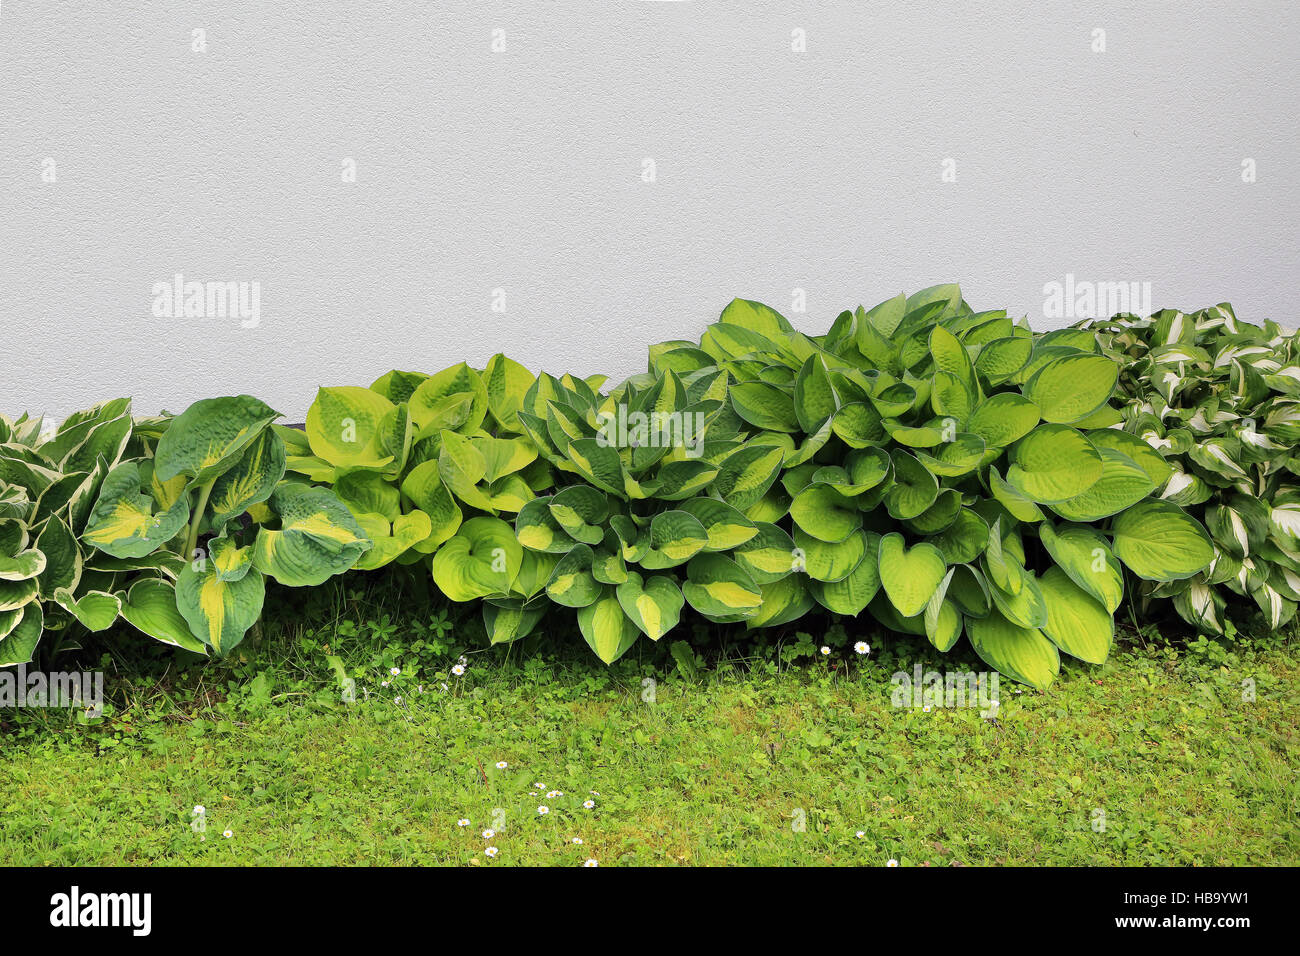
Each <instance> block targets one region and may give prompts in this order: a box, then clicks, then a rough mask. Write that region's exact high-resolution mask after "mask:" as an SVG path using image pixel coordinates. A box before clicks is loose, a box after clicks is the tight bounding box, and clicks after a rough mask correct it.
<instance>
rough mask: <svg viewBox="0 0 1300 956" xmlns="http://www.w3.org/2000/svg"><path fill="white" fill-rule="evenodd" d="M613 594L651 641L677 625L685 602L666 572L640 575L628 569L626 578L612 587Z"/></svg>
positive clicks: (679, 590) (624, 610) (630, 618)
mask: <svg viewBox="0 0 1300 956" xmlns="http://www.w3.org/2000/svg"><path fill="white" fill-rule="evenodd" d="M615 596H616V597H617V598H618V603H619V605H620V606H621V607H622V608H623V613H624V614H626V615H627V616H628V619H629V620H631V621H632V623H633V624H635V625H636V626H637V627H638V628H640V630H641V633H643V634H644V635H645V636H646V637H648V638H650V640H652V641H657V640H659V638H661V637H663V636H664V635H665V634H667V633H668V632H669V631H671V630H672V629H673V628H674V627H676V626H677V622H678V620H680V618H681V613H682V605H683V603H685V598H683V597H682V592H681V589H680V588H678V587H677V583H676V582H675V581H673V579H672V578H670V577H668V575H666V574H655V575H651V576H650V577H649V578H645V579H642V577H641V575H639V574H637V573H636V572H635V571H629V572H628V574H627V580H626V581H624V582H623V583H622V584H620V585H618V587H617V588H616V589H615Z"/></svg>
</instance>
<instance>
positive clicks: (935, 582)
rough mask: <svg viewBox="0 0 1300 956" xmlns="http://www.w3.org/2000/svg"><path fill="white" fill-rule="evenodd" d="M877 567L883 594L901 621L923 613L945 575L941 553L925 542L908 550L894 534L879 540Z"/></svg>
mask: <svg viewBox="0 0 1300 956" xmlns="http://www.w3.org/2000/svg"><path fill="white" fill-rule="evenodd" d="M877 567H878V569H879V571H880V583H881V585H882V586H883V587H884V589H885V594H886V595H887V596H888V597H889V601H890V603H891V604H892V605H893V606H894V608H895V609H896V610H897V611H898V613H899V614H901V615H902V616H903V617H915V616H916V615H917V614H920V613H921V612H922V611H923V610H925V606H926V605H927V604H928V603H930V598H931V597H933V595H934V592H935V591H936V590H938V588H939V585H940V584H942V583H943V577H944V573H945V565H944V561H943V552H941V551H940V550H939V549H938V548H936V547H935V546H934V545H932V544H928V543H926V542H922V543H920V544H918V545H915V546H913V547H912V548H911V549H909V548H908V547H907V545H906V543H905V542H904V541H903V536H902V535H901V534H898V533H897V532H894V533H891V534H887V535H885V536H884V537H882V538H881V539H880V544H879V546H878V556H877Z"/></svg>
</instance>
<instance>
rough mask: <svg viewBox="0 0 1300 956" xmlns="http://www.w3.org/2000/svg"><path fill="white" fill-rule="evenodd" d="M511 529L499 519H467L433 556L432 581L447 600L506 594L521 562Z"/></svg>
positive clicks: (517, 542) (520, 551)
mask: <svg viewBox="0 0 1300 956" xmlns="http://www.w3.org/2000/svg"><path fill="white" fill-rule="evenodd" d="M523 560H524V554H523V548H522V547H521V546H520V544H519V541H518V540H517V539H516V538H515V532H514V529H513V528H511V527H510V525H508V524H506V523H505V522H504V521H502V520H501V519H500V518H491V517H480V518H470V519H469V520H468V521H466V522H465V523H464V524H463V525H461V527H460V531H459V532H458V533H457V534H456V536H455V537H453V538H451V539H450V540H449V541H448V542H447V543H446V544H444V545H443V546H442V547H441V548H440V549H439V550H438V553H437V554H436V555H434V558H433V581H434V583H435V584H436V585H437V586H438V589H439V590H440V591H442V593H443V594H445V595H446V596H447V597H448V598H449V599H450V600H453V601H471V600H474V599H475V598H483V597H488V596H489V595H501V596H507V595H508V594H509V592H510V587H511V585H512V584H513V583H514V580H515V578H516V577H517V576H518V575H519V571H520V568H521V566H522V564H523Z"/></svg>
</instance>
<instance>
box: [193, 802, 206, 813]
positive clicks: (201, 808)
mask: <svg viewBox="0 0 1300 956" xmlns="http://www.w3.org/2000/svg"><path fill="white" fill-rule="evenodd" d="M194 812H195V813H207V812H208V811H207V808H206V807H204V806H203V804H201V803H199V804H195V806H194Z"/></svg>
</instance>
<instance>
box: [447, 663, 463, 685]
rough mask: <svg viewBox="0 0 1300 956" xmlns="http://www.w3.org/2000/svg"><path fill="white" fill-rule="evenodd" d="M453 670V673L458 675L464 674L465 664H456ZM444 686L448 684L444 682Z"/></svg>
mask: <svg viewBox="0 0 1300 956" xmlns="http://www.w3.org/2000/svg"><path fill="white" fill-rule="evenodd" d="M451 672H452V673H453V674H455V675H456V676H457V677H460V676H461V675H463V674H464V673H465V665H464V664H456V665H455V666H454V667H452V669H451ZM443 686H444V687H446V686H447V685H446V684H444V685H443Z"/></svg>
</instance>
